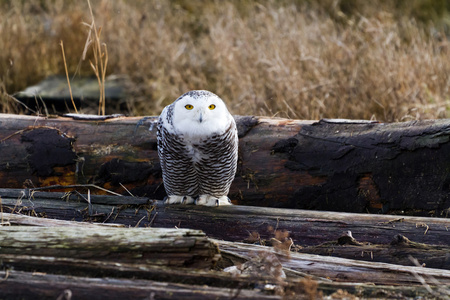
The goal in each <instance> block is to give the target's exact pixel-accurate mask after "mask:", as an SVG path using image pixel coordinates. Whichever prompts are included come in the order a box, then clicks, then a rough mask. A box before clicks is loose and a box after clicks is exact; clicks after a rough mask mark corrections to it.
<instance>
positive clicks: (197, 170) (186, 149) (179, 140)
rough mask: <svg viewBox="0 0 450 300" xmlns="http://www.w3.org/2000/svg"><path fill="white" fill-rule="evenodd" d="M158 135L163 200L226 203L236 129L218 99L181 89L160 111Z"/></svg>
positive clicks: (234, 159) (235, 155)
mask: <svg viewBox="0 0 450 300" xmlns="http://www.w3.org/2000/svg"><path fill="white" fill-rule="evenodd" d="M157 140H158V155H159V159H160V162H161V168H162V175H163V182H164V187H165V189H166V192H167V198H166V200H165V203H166V204H177V203H181V204H192V203H195V204H197V205H207V206H219V205H230V204H231V202H230V199H229V198H228V196H227V195H228V191H229V190H230V186H231V182H232V181H233V179H234V176H235V174H236V167H237V160H238V135H237V129H236V123H235V121H234V118H233V116H232V115H231V114H230V113H229V112H228V109H227V107H226V105H225V103H224V102H223V101H222V99H220V98H219V97H218V96H217V95H215V94H213V93H211V92H209V91H203V90H195V91H190V92H187V93H185V94H183V95H182V96H180V97H179V98H178V99H177V100H175V101H174V102H173V103H172V104H170V105H168V106H166V107H165V108H164V110H163V111H162V113H161V115H160V116H159V119H158V129H157Z"/></svg>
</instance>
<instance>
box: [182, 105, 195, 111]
mask: <svg viewBox="0 0 450 300" xmlns="http://www.w3.org/2000/svg"><path fill="white" fill-rule="evenodd" d="M184 107H185V108H186V109H187V110H191V109H193V108H194V105H190V104H187V105H185V106H184Z"/></svg>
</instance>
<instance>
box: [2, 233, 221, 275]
mask: <svg viewBox="0 0 450 300" xmlns="http://www.w3.org/2000/svg"><path fill="white" fill-rule="evenodd" d="M0 250H1V251H0V261H2V263H3V264H4V265H8V266H13V267H14V268H17V269H19V268H20V269H22V270H29V269H31V270H39V271H40V272H46V270H48V269H56V270H57V269H62V268H68V266H70V268H71V269H74V270H78V269H83V270H85V269H86V268H94V269H92V270H91V271H92V272H100V268H99V266H98V265H97V264H91V263H89V261H92V260H93V261H96V262H102V261H107V262H112V263H115V264H122V263H123V264H138V265H144V266H145V265H152V266H153V265H156V266H173V267H191V268H197V269H202V268H203V269H205V268H206V269H209V268H211V267H213V265H214V264H215V263H216V262H217V260H218V259H219V257H220V256H219V252H218V248H217V246H216V245H215V244H214V243H212V242H210V241H209V240H208V239H207V238H206V237H205V235H204V234H203V233H202V232H201V231H198V230H189V229H158V228H151V229H150V228H107V227H104V228H102V227H92V228H89V230H80V229H79V228H76V227H33V226H6V227H2V230H0ZM86 260H88V262H86Z"/></svg>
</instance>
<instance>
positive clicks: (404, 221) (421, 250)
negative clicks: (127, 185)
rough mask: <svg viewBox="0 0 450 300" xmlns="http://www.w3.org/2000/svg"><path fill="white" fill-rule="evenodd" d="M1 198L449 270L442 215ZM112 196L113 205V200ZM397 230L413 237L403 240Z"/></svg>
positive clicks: (8, 204) (11, 204) (95, 198)
mask: <svg viewBox="0 0 450 300" xmlns="http://www.w3.org/2000/svg"><path fill="white" fill-rule="evenodd" d="M31 196H32V197H31ZM64 196H66V197H64ZM0 197H1V201H2V209H3V211H4V212H13V211H14V212H20V213H28V214H32V215H39V216H47V217H49V218H58V219H65V220H78V221H82V220H90V221H97V222H114V223H121V224H125V225H129V226H132V227H134V226H146V227H148V226H150V227H152V226H153V227H166V228H173V227H175V226H176V227H178V228H193V229H199V230H202V231H204V232H205V233H206V234H207V235H208V236H210V237H214V238H217V239H224V240H227V241H243V240H248V239H249V236H250V234H251V233H253V232H256V233H258V234H259V236H260V238H261V239H264V240H270V239H271V238H273V237H274V236H275V233H274V230H275V229H277V230H279V231H281V232H283V231H286V232H288V234H289V237H290V238H292V239H293V242H294V243H295V244H296V245H299V246H302V247H305V248H303V249H300V250H299V251H300V252H306V253H316V254H326V255H332V256H338V257H347V258H354V259H359V260H367V261H381V262H389V263H398V264H406V265H411V264H412V263H411V262H410V261H409V260H408V259H407V256H408V255H412V256H414V257H415V258H417V259H419V262H420V263H424V264H425V265H426V266H428V267H433V268H442V269H450V265H449V260H448V253H449V252H450V251H449V250H450V248H449V247H450V230H449V228H450V221H449V220H448V219H443V218H424V217H408V216H405V217H399V216H391V215H370V214H353V213H337V212H319V211H306V210H294V209H277V208H263V207H250V206H230V207H218V208H208V207H198V206H192V205H187V206H185V205H172V206H165V205H163V204H162V203H161V201H154V202H153V201H150V200H149V199H148V198H139V197H126V196H122V197H117V196H104V195H92V196H91V198H90V200H91V204H90V205H89V204H88V203H87V202H86V200H85V199H84V198H83V197H82V196H81V195H76V194H72V195H71V196H67V195H65V194H63V193H56V192H55V193H48V192H39V191H30V190H10V189H0ZM108 199H110V200H108ZM108 201H110V202H111V203H114V205H107V203H108ZM147 202H148V203H147ZM144 203H145V204H144ZM89 212H91V213H89ZM3 222H9V219H8V217H7V216H3ZM269 227H272V230H269ZM347 231H351V232H352V235H353V237H354V238H355V239H356V240H357V242H359V243H360V245H351V244H348V243H347V244H346V245H341V244H342V242H340V237H341V236H342V234H343V233H345V232H347ZM399 235H401V236H404V237H406V238H408V239H409V240H410V241H407V240H406V239H404V240H399ZM394 238H395V243H392V241H393V240H394ZM340 243H341V244H340Z"/></svg>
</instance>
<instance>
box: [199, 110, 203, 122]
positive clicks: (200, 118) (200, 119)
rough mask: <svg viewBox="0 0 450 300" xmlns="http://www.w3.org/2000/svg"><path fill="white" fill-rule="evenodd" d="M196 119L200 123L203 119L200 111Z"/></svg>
mask: <svg viewBox="0 0 450 300" xmlns="http://www.w3.org/2000/svg"><path fill="white" fill-rule="evenodd" d="M198 121H199V122H200V123H201V122H202V121H203V113H202V112H200V116H199V117H198Z"/></svg>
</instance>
